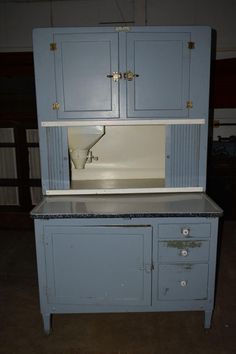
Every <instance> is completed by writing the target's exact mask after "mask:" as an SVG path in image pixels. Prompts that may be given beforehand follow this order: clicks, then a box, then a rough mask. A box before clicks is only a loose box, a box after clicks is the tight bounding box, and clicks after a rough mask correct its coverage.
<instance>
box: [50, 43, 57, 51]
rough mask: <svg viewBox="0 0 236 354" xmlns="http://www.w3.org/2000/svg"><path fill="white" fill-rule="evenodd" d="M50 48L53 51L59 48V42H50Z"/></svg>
mask: <svg viewBox="0 0 236 354" xmlns="http://www.w3.org/2000/svg"><path fill="white" fill-rule="evenodd" d="M50 50H52V51H54V50H57V44H56V43H50Z"/></svg>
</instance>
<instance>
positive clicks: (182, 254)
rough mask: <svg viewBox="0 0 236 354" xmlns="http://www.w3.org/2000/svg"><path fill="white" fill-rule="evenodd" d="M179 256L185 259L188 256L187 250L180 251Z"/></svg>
mask: <svg viewBox="0 0 236 354" xmlns="http://www.w3.org/2000/svg"><path fill="white" fill-rule="evenodd" d="M180 255H181V256H182V257H187V256H188V250H186V249H184V250H181V251H180Z"/></svg>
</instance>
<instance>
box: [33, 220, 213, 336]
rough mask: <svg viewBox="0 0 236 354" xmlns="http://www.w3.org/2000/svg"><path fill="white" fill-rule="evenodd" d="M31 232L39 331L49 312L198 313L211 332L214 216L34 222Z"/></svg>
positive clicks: (46, 324) (46, 325)
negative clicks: (203, 314) (37, 283)
mask: <svg viewBox="0 0 236 354" xmlns="http://www.w3.org/2000/svg"><path fill="white" fill-rule="evenodd" d="M198 226H199V227H198ZM35 233H36V249H37V262H38V278H39V290H40V305H41V312H42V316H43V320H44V330H45V332H46V333H49V332H50V329H51V322H50V318H51V315H52V314H56V313H86V312H127V311H129V312H137V311H142V312H150V311H184V310H189V311H190V310H193V311H197V310H199V311H205V327H206V328H208V327H210V324H211V315H212V311H213V305H214V286H215V265H216V247H217V233H218V219H217V218H203V217H201V218H200V217H189V218H188V217H184V218H183V217H168V218H164V217H163V218H162V217H159V218H157V217H152V218H148V217H146V218H141V217H140V218H139V217H136V218H130V219H122V218H81V219H79V218H78V219H69V218H67V219H63V218H61V219H60V218H58V219H35Z"/></svg>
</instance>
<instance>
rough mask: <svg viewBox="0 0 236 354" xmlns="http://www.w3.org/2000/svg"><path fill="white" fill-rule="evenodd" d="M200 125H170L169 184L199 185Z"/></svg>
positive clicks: (178, 185)
mask: <svg viewBox="0 0 236 354" xmlns="http://www.w3.org/2000/svg"><path fill="white" fill-rule="evenodd" d="M199 144H200V127H199V126H198V125H182V126H180V125H176V126H172V127H171V147H170V185H171V187H197V186H199V159H200V149H199Z"/></svg>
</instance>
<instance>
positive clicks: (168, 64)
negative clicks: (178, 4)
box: [127, 33, 190, 118]
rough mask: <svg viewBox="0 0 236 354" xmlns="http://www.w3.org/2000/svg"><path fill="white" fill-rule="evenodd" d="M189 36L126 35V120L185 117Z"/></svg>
mask: <svg viewBox="0 0 236 354" xmlns="http://www.w3.org/2000/svg"><path fill="white" fill-rule="evenodd" d="M189 38H190V35H189V33H128V34H127V70H128V71H129V70H131V71H132V72H134V73H135V74H137V75H139V76H138V77H135V78H134V79H133V80H132V81H127V93H128V116H129V117H143V118H145V117H160V118H165V117H172V118H173V117H188V109H187V108H186V102H187V100H188V99H189V98H188V97H189V65H190V53H189V49H188V41H189Z"/></svg>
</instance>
